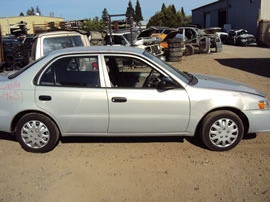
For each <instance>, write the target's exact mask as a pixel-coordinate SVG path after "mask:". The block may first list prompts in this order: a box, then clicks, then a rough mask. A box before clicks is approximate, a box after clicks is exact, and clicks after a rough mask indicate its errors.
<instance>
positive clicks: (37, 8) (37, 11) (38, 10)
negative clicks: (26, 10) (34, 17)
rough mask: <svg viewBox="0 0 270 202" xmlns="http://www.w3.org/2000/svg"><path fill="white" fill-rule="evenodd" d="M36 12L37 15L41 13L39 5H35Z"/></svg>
mask: <svg viewBox="0 0 270 202" xmlns="http://www.w3.org/2000/svg"><path fill="white" fill-rule="evenodd" d="M36 13H38V14H39V15H41V11H40V9H39V6H37V7H36Z"/></svg>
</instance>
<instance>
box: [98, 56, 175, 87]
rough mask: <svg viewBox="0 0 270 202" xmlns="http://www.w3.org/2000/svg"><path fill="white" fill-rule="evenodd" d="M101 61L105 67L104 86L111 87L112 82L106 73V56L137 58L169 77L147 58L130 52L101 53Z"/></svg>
mask: <svg viewBox="0 0 270 202" xmlns="http://www.w3.org/2000/svg"><path fill="white" fill-rule="evenodd" d="M100 56H101V60H102V61H101V62H102V66H103V67H105V68H103V71H104V72H103V73H104V80H105V86H106V88H112V83H111V81H110V78H109V73H108V70H107V66H106V60H105V58H106V57H130V58H133V59H137V60H140V61H142V62H144V63H145V64H147V65H148V66H150V67H151V68H152V69H154V70H155V71H157V72H158V73H160V74H162V75H163V76H164V77H169V78H171V77H170V76H169V75H168V74H167V73H166V72H164V71H163V70H161V69H160V68H158V67H157V66H156V65H154V64H153V63H151V62H149V61H148V60H146V59H144V58H142V57H140V56H137V55H132V54H127V55H126V54H109V53H108V54H101V55H100ZM121 88H124V87H119V88H118V89H121ZM126 88H128V89H141V88H132V87H125V89H126Z"/></svg>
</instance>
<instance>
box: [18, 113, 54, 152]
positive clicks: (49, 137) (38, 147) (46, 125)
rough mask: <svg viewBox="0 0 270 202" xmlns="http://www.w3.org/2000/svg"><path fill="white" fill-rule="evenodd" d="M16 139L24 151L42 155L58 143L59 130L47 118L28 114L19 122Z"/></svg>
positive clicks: (41, 115)
mask: <svg viewBox="0 0 270 202" xmlns="http://www.w3.org/2000/svg"><path fill="white" fill-rule="evenodd" d="M16 137H17V140H18V141H19V143H20V144H21V146H22V148H23V149H24V150H26V151H29V152H35V153H44V152H48V151H51V150H52V149H53V148H54V147H55V146H56V144H57V142H58V141H59V130H58V128H57V126H56V125H55V123H54V122H53V121H52V120H51V119H50V118H48V117H47V116H45V115H43V114H38V113H30V114H26V115H24V116H23V117H22V118H21V119H20V120H19V122H18V124H17V127H16Z"/></svg>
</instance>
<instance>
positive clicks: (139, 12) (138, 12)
mask: <svg viewBox="0 0 270 202" xmlns="http://www.w3.org/2000/svg"><path fill="white" fill-rule="evenodd" d="M134 20H135V22H136V24H139V23H140V22H141V21H142V20H143V16H142V9H141V5H140V2H139V0H137V2H136V6H135V16H134Z"/></svg>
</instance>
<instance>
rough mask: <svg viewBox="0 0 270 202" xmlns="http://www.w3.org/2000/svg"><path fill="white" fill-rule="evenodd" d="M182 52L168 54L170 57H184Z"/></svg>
mask: <svg viewBox="0 0 270 202" xmlns="http://www.w3.org/2000/svg"><path fill="white" fill-rule="evenodd" d="M182 56H183V54H182V52H168V57H182Z"/></svg>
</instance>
